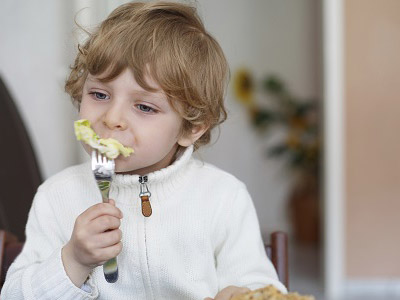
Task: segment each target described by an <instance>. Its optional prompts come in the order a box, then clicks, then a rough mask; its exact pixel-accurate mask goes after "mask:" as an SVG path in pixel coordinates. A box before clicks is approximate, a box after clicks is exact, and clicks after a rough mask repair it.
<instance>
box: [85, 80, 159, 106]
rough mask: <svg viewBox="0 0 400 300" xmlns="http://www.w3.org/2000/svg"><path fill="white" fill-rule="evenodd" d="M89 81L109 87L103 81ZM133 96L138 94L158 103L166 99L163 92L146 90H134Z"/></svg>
mask: <svg viewBox="0 0 400 300" xmlns="http://www.w3.org/2000/svg"><path fill="white" fill-rule="evenodd" d="M87 80H88V81H91V82H93V83H100V84H104V85H107V82H103V81H101V80H99V79H97V78H96V77H88V78H87ZM132 94H137V95H140V96H142V97H149V96H151V97H152V99H155V100H157V101H162V100H165V99H164V94H163V93H162V90H156V91H155V92H149V91H146V90H133V92H132Z"/></svg>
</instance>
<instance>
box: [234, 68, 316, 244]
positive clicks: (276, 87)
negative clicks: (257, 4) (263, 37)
mask: <svg viewBox="0 0 400 300" xmlns="http://www.w3.org/2000/svg"><path fill="white" fill-rule="evenodd" d="M233 88H234V95H235V97H236V99H237V100H239V101H240V103H241V104H243V106H244V107H245V108H246V109H247V112H248V115H249V118H250V121H251V123H252V125H253V127H254V128H255V129H256V130H257V131H258V132H259V133H261V134H262V135H266V136H270V135H271V134H272V133H273V132H274V130H279V132H280V133H281V135H280V138H279V139H278V141H277V142H274V143H273V144H272V145H271V146H270V147H269V148H268V149H267V150H266V155H267V156H268V157H273V158H277V159H283V160H284V161H285V167H286V169H287V170H288V171H289V174H290V175H291V176H292V179H293V180H292V182H293V185H292V187H291V192H290V193H289V195H290V196H289V201H288V205H289V212H290V219H291V223H292V226H293V232H294V236H295V238H296V240H297V241H299V242H301V243H317V242H318V238H319V224H320V213H319V201H318V198H319V189H318V187H319V185H318V179H319V166H320V158H319V153H320V136H319V123H318V102H317V100H316V99H300V98H298V97H295V96H294V95H292V94H291V93H290V92H289V90H288V88H287V87H286V85H285V84H284V82H283V81H282V80H281V79H280V78H279V77H277V76H274V75H268V76H266V77H265V78H264V79H263V80H261V81H260V82H259V83H256V82H255V81H254V80H253V78H252V76H251V73H250V72H249V71H247V70H245V69H241V70H238V71H237V72H236V73H235V74H234V77H233ZM255 95H258V96H259V97H260V98H263V100H262V102H260V101H259V99H256V96H255Z"/></svg>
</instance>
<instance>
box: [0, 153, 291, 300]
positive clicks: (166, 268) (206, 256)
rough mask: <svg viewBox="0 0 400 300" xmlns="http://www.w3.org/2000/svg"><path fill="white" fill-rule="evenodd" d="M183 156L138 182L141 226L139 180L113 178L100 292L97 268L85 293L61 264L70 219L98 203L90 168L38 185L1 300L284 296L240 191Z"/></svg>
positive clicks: (231, 178) (240, 187) (210, 169)
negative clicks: (267, 292)
mask: <svg viewBox="0 0 400 300" xmlns="http://www.w3.org/2000/svg"><path fill="white" fill-rule="evenodd" d="M192 152H193V147H192V146H191V147H189V148H187V149H186V150H185V152H184V153H183V155H182V156H181V157H180V158H178V159H177V160H176V161H175V162H174V163H173V164H172V165H170V166H169V167H167V168H164V169H162V170H159V171H156V172H154V173H151V174H149V175H148V187H149V190H150V192H151V198H150V202H151V206H152V209H153V214H152V215H151V216H150V217H144V216H143V215H142V212H141V201H140V198H139V196H138V195H139V189H140V184H139V182H138V178H139V176H138V175H116V176H115V178H114V181H113V183H112V188H111V192H110V198H111V199H115V201H116V205H117V206H118V207H119V208H120V209H121V210H122V212H123V214H124V218H123V219H122V224H121V230H122V233H123V238H122V243H123V250H122V252H121V253H120V254H119V256H118V266H119V279H118V281H117V282H116V283H107V282H106V281H105V279H104V276H103V268H102V267H97V268H95V269H94V270H93V272H92V273H91V275H90V276H89V278H88V280H87V282H86V286H89V287H90V289H91V292H90V293H88V292H85V291H84V290H83V289H80V288H78V287H76V286H75V285H74V284H73V283H72V282H71V281H70V279H69V277H68V276H67V275H66V273H65V270H64V267H63V263H62V260H61V248H62V247H63V246H64V245H65V244H66V243H67V242H68V240H69V239H70V237H71V233H72V229H73V226H74V222H75V219H76V217H77V216H78V215H79V214H81V213H82V212H83V211H84V210H86V209H87V208H88V207H90V206H92V205H94V204H96V203H98V202H99V201H101V196H100V193H99V191H98V188H97V185H96V183H95V180H94V178H93V175H92V173H91V169H90V165H89V163H85V164H82V165H78V166H74V167H71V168H68V169H66V170H64V171H62V172H60V173H59V174H57V175H55V176H53V177H51V178H50V179H48V180H47V181H46V182H45V183H43V184H42V185H41V186H40V188H39V190H38V192H37V194H36V196H35V198H34V201H33V204H32V208H31V210H30V213H29V218H28V223H27V227H26V237H27V239H26V243H25V246H24V249H23V251H22V253H21V255H19V256H18V258H17V259H16V261H15V262H14V263H13V264H12V265H11V267H10V269H9V271H8V274H7V278H6V282H5V284H4V287H3V289H2V292H1V299H2V300H14V299H15V300H22V299H38V300H39V299H49V300H54V299H63V300H64V299H65V300H71V299H73V300H78V299H112V300H114V299H118V300H119V299H121V300H123V299H140V300H143V299H157V300H158V299H174V300H175V299H204V298H205V297H208V296H210V297H214V296H215V295H216V294H217V292H218V291H219V290H221V289H223V288H225V287H226V286H229V285H236V286H246V287H249V288H250V289H255V288H260V287H262V286H264V285H267V284H270V283H271V284H274V285H275V286H276V287H278V288H279V289H281V290H282V291H286V289H285V287H284V286H283V285H282V284H281V283H280V282H279V281H278V280H277V275H276V272H275V270H274V268H273V266H272V264H271V262H270V261H269V260H268V258H267V256H266V255H265V251H264V247H263V243H262V240H261V234H260V229H259V224H258V220H257V215H256V212H255V209H254V206H253V203H252V200H251V198H250V196H249V193H248V192H247V190H246V187H245V185H244V184H243V183H242V182H240V181H239V180H238V179H236V178H235V177H234V176H232V175H230V174H228V173H226V172H224V171H222V170H220V169H218V168H216V167H214V166H212V165H210V164H206V163H202V162H200V161H199V160H197V159H194V158H193V157H192Z"/></svg>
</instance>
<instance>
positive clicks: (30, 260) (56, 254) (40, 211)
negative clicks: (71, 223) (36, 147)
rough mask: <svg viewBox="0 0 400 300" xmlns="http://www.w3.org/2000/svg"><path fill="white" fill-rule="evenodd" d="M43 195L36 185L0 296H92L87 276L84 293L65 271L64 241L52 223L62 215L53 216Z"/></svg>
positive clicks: (80, 299) (93, 288)
mask: <svg viewBox="0 0 400 300" xmlns="http://www.w3.org/2000/svg"><path fill="white" fill-rule="evenodd" d="M46 196H47V194H46V192H45V190H44V189H43V188H42V187H41V188H39V190H38V192H37V194H36V195H35V198H34V200H33V203H32V207H31V209H30V211H29V216H28V222H27V225H26V242H25V244H24V247H23V249H22V252H21V254H20V255H19V256H18V257H17V259H16V260H15V261H14V262H13V263H12V265H11V266H10V268H9V270H8V272H7V276H6V281H5V283H4V286H3V289H2V291H1V299H7V300H14V299H15V300H23V299H29V300H31V299H35V300H44V299H49V300H54V299H62V300H64V299H65V300H67V299H68V300H69V299H77V300H84V299H85V300H86V299H96V298H97V297H98V290H97V288H96V286H95V285H94V284H93V282H92V280H91V278H90V277H89V279H88V281H87V282H86V284H87V285H89V286H90V288H91V293H88V292H85V291H84V290H82V289H80V288H78V287H77V286H75V285H74V284H73V283H72V281H71V280H70V279H69V277H68V275H67V274H66V272H65V269H64V266H63V262H62V259H61V249H62V247H63V245H64V242H63V239H62V236H61V230H60V229H59V224H58V223H57V222H56V218H61V217H62V216H56V215H55V213H54V211H53V209H52V205H51V204H52V203H51V202H50V201H49V199H47V197H46Z"/></svg>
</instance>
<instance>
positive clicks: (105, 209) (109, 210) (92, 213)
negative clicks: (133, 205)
mask: <svg viewBox="0 0 400 300" xmlns="http://www.w3.org/2000/svg"><path fill="white" fill-rule="evenodd" d="M102 215H110V216H114V217H116V218H119V219H121V218H122V212H121V210H120V209H119V208H118V207H116V206H114V205H112V204H110V203H98V204H95V205H93V206H91V207H89V208H88V209H87V210H85V211H84V212H83V213H82V215H81V216H82V217H83V218H84V219H85V220H86V221H88V222H89V221H91V220H93V219H96V218H98V217H100V216H102Z"/></svg>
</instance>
